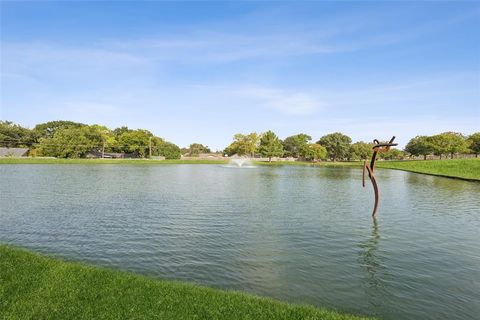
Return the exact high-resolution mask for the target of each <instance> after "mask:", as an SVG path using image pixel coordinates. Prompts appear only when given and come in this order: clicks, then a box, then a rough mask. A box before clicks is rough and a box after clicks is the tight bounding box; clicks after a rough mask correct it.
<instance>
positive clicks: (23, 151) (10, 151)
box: [0, 147, 28, 158]
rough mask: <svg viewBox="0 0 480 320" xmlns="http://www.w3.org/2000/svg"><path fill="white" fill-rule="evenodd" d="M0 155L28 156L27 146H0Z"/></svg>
mask: <svg viewBox="0 0 480 320" xmlns="http://www.w3.org/2000/svg"><path fill="white" fill-rule="evenodd" d="M0 157H14V158H19V157H28V148H3V147H0Z"/></svg>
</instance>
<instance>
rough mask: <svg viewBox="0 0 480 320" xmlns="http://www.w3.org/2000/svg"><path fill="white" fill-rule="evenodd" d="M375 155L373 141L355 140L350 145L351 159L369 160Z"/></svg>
mask: <svg viewBox="0 0 480 320" xmlns="http://www.w3.org/2000/svg"><path fill="white" fill-rule="evenodd" d="M372 155H373V143H366V142H363V141H359V142H355V143H353V144H352V145H351V146H350V151H349V156H348V158H349V160H368V159H370V158H372Z"/></svg>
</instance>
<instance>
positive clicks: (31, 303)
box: [0, 245, 361, 320]
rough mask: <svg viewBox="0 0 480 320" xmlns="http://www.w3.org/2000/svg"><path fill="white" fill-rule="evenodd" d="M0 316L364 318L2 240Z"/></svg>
mask: <svg viewBox="0 0 480 320" xmlns="http://www.w3.org/2000/svg"><path fill="white" fill-rule="evenodd" d="M332 294H335V293H334V292H332ZM0 319H89V320H90V319H252V320H253V319H258V320H261V319H338V320H340V319H361V318H360V317H356V316H351V315H345V314H340V313H337V312H334V311H328V310H324V309H319V308H315V307H312V306H307V305H295V304H288V303H284V302H280V301H275V300H272V299H268V298H261V297H257V296H253V295H248V294H244V293H240V292H235V291H222V290H216V289H211V288H207V287H202V286H198V285H193V284H188V283H182V282H174V281H163V280H157V279H153V278H148V277H144V276H139V275H135V274H131V273H127V272H121V271H115V270H108V269H103V268H97V267H93V266H87V265H83V264H80V263H72V262H66V261H63V260H60V259H53V258H49V257H46V256H43V255H39V254H36V253H32V252H29V251H26V250H23V249H17V248H12V247H10V246H6V245H0Z"/></svg>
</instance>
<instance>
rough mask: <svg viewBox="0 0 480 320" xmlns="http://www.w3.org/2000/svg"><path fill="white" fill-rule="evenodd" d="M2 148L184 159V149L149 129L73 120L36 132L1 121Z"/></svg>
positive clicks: (48, 153)
mask: <svg viewBox="0 0 480 320" xmlns="http://www.w3.org/2000/svg"><path fill="white" fill-rule="evenodd" d="M0 145H1V146H3V147H28V148H30V150H31V153H32V154H34V155H38V156H49V157H58V158H84V157H86V156H87V155H88V154H89V153H91V152H92V151H95V152H97V153H100V152H101V153H102V154H104V153H105V152H107V153H109V152H111V153H127V154H133V155H135V156H138V157H142V158H145V157H147V156H148V157H150V156H163V157H165V158H166V159H180V156H181V151H180V148H179V147H178V146H177V145H175V144H173V143H171V142H168V141H165V140H164V139H162V138H160V137H157V136H155V135H153V134H152V133H151V132H150V131H148V130H145V129H135V130H133V129H129V128H128V127H126V126H124V127H119V128H116V129H114V130H111V129H109V128H107V127H106V126H102V125H96V124H95V125H86V124H83V123H78V122H73V121H49V122H46V123H41V124H37V125H36V126H35V127H34V128H33V129H28V128H24V127H22V126H20V125H18V124H15V123H13V122H10V121H0Z"/></svg>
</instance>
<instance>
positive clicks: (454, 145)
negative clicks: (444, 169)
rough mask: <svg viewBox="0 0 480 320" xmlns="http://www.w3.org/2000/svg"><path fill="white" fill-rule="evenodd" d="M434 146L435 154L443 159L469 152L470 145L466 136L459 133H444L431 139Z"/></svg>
mask: <svg viewBox="0 0 480 320" xmlns="http://www.w3.org/2000/svg"><path fill="white" fill-rule="evenodd" d="M429 139H430V142H431V144H432V146H433V154H435V155H437V156H440V158H441V157H442V155H448V154H450V156H451V158H452V159H453V156H454V154H456V153H462V152H467V151H468V143H467V140H466V138H465V136H464V135H463V134H461V133H458V132H444V133H440V134H437V135H434V136H432V137H430V138H429Z"/></svg>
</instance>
